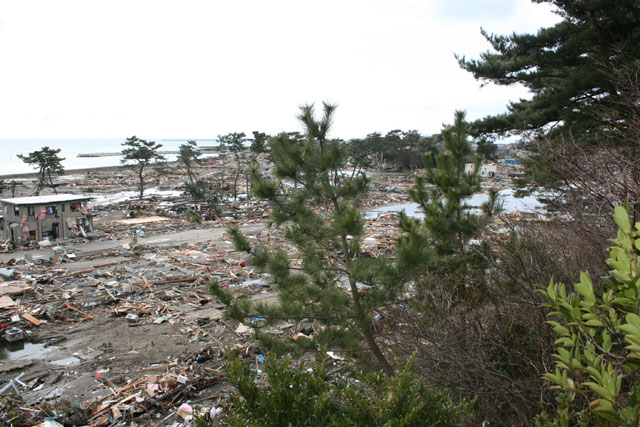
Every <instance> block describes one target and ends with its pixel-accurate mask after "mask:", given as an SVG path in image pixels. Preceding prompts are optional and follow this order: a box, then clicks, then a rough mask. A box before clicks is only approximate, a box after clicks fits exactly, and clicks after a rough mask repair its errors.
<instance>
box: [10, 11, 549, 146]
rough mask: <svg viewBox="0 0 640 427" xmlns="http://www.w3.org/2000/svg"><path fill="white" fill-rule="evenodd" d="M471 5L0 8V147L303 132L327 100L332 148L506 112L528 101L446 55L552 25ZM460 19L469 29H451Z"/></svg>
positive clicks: (536, 15) (545, 17)
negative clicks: (479, 78)
mask: <svg viewBox="0 0 640 427" xmlns="http://www.w3.org/2000/svg"><path fill="white" fill-rule="evenodd" d="M475 3H476V2H471V1H470V0H465V1H460V0H456V1H450V2H446V3H445V2H444V0H443V1H441V2H437V3H431V2H424V1H420V0H397V1H393V2H389V1H383V0H353V1H348V2H346V1H338V0H325V1H322V2H320V1H304V2H303V1H299V0H273V1H268V2H266V1H264V0H245V1H242V2H239V1H236V2H231V1H226V2H222V1H215V2H214V1H208V0H207V1H205V0H191V1H184V2H175V1H165V0H138V1H134V2H132V1H123V0H112V1H109V2H87V1H85V0H76V1H65V2H51V1H49V0H40V1H34V2H28V3H26V2H3V3H2V4H1V5H0V16H2V19H3V21H2V26H0V57H2V58H3V67H2V68H0V93H2V97H0V138H9V137H11V138H69V137H97V138H100V137H103V138H122V137H126V136H130V135H133V134H137V135H149V136H153V137H156V138H182V137H185V136H188V137H199V138H211V137H215V136H216V135H218V134H223V133H227V132H235V131H244V132H250V131H252V130H260V131H265V132H269V133H275V132H278V131H282V130H291V129H299V124H298V123H297V121H296V118H295V117H296V114H297V106H298V105H300V104H303V103H307V102H321V101H322V100H326V99H329V100H332V101H334V102H336V103H338V104H339V105H340V107H339V109H338V111H337V116H336V125H335V132H334V133H335V135H336V136H341V137H345V138H347V137H356V136H362V135H365V134H367V133H369V132H372V131H375V130H379V131H386V130H389V129H396V128H403V129H417V130H420V131H422V132H424V133H432V132H436V131H438V130H439V128H440V125H441V124H442V123H443V122H448V121H449V120H450V117H451V116H452V114H453V111H454V110H455V109H467V110H468V111H469V117H475V116H477V115H479V114H480V115H482V114H486V113H487V112H500V111H502V110H503V109H504V105H505V104H506V103H507V101H508V100H509V99H515V98H517V97H520V96H523V95H525V92H524V91H523V90H522V89H521V88H520V89H519V88H517V87H516V88H511V89H509V88H506V89H505V88H493V87H487V88H483V89H480V88H479V84H478V83H477V82H476V81H474V79H473V77H472V76H471V75H470V74H468V73H466V72H464V71H462V70H461V69H460V68H459V67H458V65H457V63H456V61H455V59H454V57H453V53H454V52H456V53H460V54H463V55H468V56H477V55H478V54H479V53H480V52H482V51H483V50H486V49H487V48H488V44H487V43H486V41H485V40H484V39H483V38H482V36H481V35H480V33H479V27H480V26H481V25H482V26H484V27H485V28H487V29H488V30H489V31H491V32H498V33H504V32H511V31H513V30H514V29H517V30H519V31H535V30H536V29H537V28H538V27H540V26H541V25H546V24H548V23H549V22H553V19H557V18H554V17H553V15H551V14H550V13H549V11H548V8H547V9H545V8H544V7H541V6H540V5H531V4H530V3H529V2H528V1H526V0H514V1H513V2H507V1H497V0H492V1H489V2H477V3H482V4H483V5H484V6H483V8H481V10H480V11H479V12H477V13H476V12H473V11H474V10H476V9H478V8H477V7H476V6H475ZM487 5H488V6H487ZM455 10H458V11H459V12H460V11H462V12H464V14H465V15H464V18H463V17H462V16H457V17H456V16H455V15H452V16H451V18H448V17H447V16H448V13H449V12H447V11H455ZM462 12H460V13H462ZM472 12H473V13H472Z"/></svg>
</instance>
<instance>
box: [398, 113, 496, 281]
mask: <svg viewBox="0 0 640 427" xmlns="http://www.w3.org/2000/svg"><path fill="white" fill-rule="evenodd" d="M470 130H471V126H470V125H469V123H467V122H466V121H465V113H464V112H463V111H456V113H455V121H454V124H453V125H451V126H448V127H446V128H445V129H444V130H443V132H442V137H443V139H444V149H445V150H444V151H443V152H441V153H439V154H438V155H437V156H436V158H435V164H433V161H432V158H431V157H429V156H426V155H425V156H423V162H424V167H425V173H424V174H423V175H418V176H416V179H415V184H414V186H413V187H412V188H411V189H410V190H409V194H410V196H411V198H412V199H413V201H414V202H416V203H418V205H419V206H420V209H421V210H422V212H423V213H424V220H422V221H420V220H418V219H413V218H408V217H407V216H406V215H404V214H401V215H400V221H399V226H400V228H401V230H403V232H404V234H403V235H402V236H401V237H400V238H399V240H398V259H399V262H400V263H401V264H403V265H408V266H413V268H414V269H416V270H417V271H420V269H422V273H423V274H424V276H423V278H424V281H425V282H427V283H437V284H443V283H445V284H448V285H449V286H448V288H449V289H447V291H454V292H457V291H460V290H463V289H464V288H465V287H466V285H469V276H470V275H471V274H473V272H475V271H482V270H483V269H484V268H483V267H482V261H481V258H479V257H478V256H476V254H477V251H474V250H471V248H470V245H469V241H470V240H471V239H473V238H475V237H477V236H478V235H479V233H480V232H481V231H482V230H483V227H484V225H485V223H486V219H487V217H488V216H490V215H492V214H493V213H494V212H495V210H496V204H497V191H495V190H492V191H490V197H489V201H488V202H487V203H486V204H485V205H484V206H483V211H484V214H479V213H474V212H473V210H474V209H477V208H474V207H472V206H471V205H469V204H468V202H467V200H468V199H469V198H470V197H471V196H473V195H474V194H476V193H478V192H480V176H479V173H478V170H479V167H480V162H481V159H480V158H479V157H477V156H475V157H472V150H471V146H470V144H469V142H468V141H467V139H468V137H469V132H470ZM470 158H473V159H474V160H473V163H471V165H472V167H471V168H470V169H469V170H466V171H465V164H468V160H469V159H470ZM429 249H432V250H433V251H434V255H435V256H433V257H432V258H429V257H428V256H425V255H419V252H418V251H422V252H425V251H428V250H429ZM418 259H422V260H425V263H423V264H422V265H418V264H417V262H416V261H417V260H418ZM478 267H480V268H478Z"/></svg>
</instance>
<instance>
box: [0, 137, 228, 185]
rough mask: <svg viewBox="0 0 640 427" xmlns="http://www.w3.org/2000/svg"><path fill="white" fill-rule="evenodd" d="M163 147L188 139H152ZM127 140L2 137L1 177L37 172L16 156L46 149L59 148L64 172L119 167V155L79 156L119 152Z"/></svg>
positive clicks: (203, 142) (171, 156) (213, 141)
mask: <svg viewBox="0 0 640 427" xmlns="http://www.w3.org/2000/svg"><path fill="white" fill-rule="evenodd" d="M149 139H150V140H152V141H156V142H158V143H159V144H162V148H161V149H160V151H177V150H178V147H179V146H180V145H181V144H183V143H185V142H186V141H188V140H191V138H190V139H176V138H167V139H151V138H149ZM125 140H126V138H124V139H123V138H49V139H45V138H24V139H19V138H1V139H0V149H1V152H2V154H3V155H2V157H0V176H2V175H12V174H28V173H34V172H37V169H36V168H34V167H32V166H30V165H28V164H26V163H24V162H23V161H22V160H20V159H19V158H18V157H17V156H18V154H22V155H27V154H29V153H31V152H34V151H37V150H40V149H42V147H49V148H52V149H60V150H61V151H60V153H59V154H58V155H59V156H60V157H62V158H64V160H63V161H62V166H63V167H64V168H65V170H74V169H87V168H98V167H110V166H118V165H120V164H121V162H120V159H121V157H120V155H119V154H115V155H113V156H101V157H78V155H79V154H93V153H120V151H122V148H123V147H122V144H123V143H124V142H125ZM193 140H195V141H196V143H197V144H198V145H199V146H211V145H217V140H216V139H213V138H212V139H193ZM165 157H166V158H167V160H168V161H174V160H175V159H176V154H166V155H165Z"/></svg>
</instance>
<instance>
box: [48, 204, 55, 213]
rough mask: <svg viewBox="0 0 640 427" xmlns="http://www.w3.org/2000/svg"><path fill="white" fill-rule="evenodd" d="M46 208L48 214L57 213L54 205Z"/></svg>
mask: <svg viewBox="0 0 640 427" xmlns="http://www.w3.org/2000/svg"><path fill="white" fill-rule="evenodd" d="M46 209H47V213H48V214H54V213H56V208H55V207H54V206H47V207H46Z"/></svg>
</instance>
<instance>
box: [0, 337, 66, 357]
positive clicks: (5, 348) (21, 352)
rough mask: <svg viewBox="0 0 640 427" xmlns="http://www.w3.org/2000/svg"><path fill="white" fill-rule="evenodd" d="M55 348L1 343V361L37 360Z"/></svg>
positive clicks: (42, 345) (20, 343)
mask: <svg viewBox="0 0 640 427" xmlns="http://www.w3.org/2000/svg"><path fill="white" fill-rule="evenodd" d="M54 348H55V347H52V346H49V347H46V344H38V343H31V342H24V341H21V342H13V343H0V360H20V359H37V358H39V357H40V356H41V355H43V354H45V353H48V352H50V351H51V350H53V349H54Z"/></svg>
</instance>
